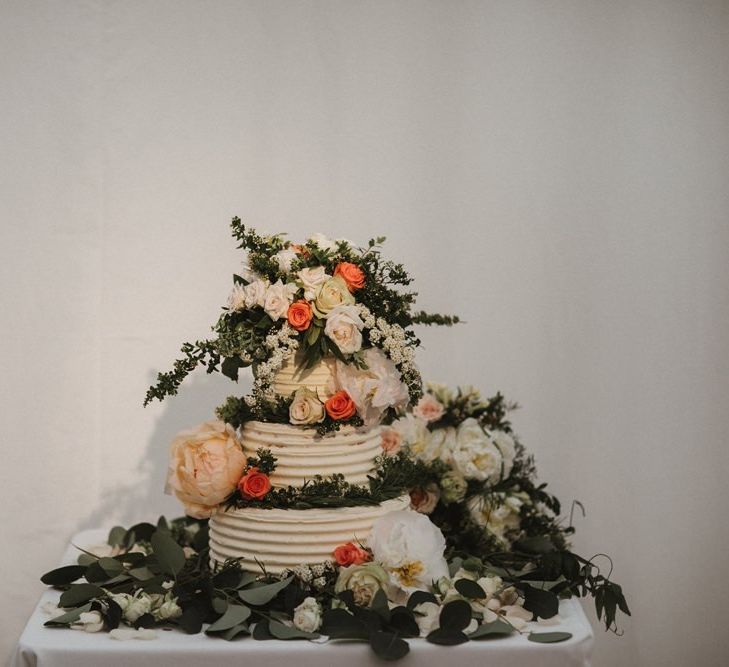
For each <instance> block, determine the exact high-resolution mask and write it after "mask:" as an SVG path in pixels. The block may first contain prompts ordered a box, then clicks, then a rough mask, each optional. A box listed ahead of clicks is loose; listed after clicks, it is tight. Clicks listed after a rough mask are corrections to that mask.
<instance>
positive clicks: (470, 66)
mask: <svg viewBox="0 0 729 667" xmlns="http://www.w3.org/2000/svg"><path fill="white" fill-rule="evenodd" d="M728 66H729V7H728V5H727V3H726V2H668V1H663V2H660V1H658V2H637V1H636V2H587V1H582V0H581V1H574V2H566V1H562V2H541V1H539V0H534V1H531V2H517V1H512V2H480V3H471V2H398V3H393V2H349V3H345V2H315V3H311V2H293V1H292V2H285V3H281V2H270V1H267V2H214V3H213V2H207V3H206V2H171V1H170V2H160V1H157V2H129V1H125V2H111V1H101V0H88V1H86V2H26V1H24V0H18V1H13V2H8V1H7V0H5V2H3V3H2V5H1V6H0V73H1V79H0V82H1V84H2V88H1V93H0V128H1V131H0V137H1V139H0V141H1V143H0V150H1V159H0V199H1V209H0V210H1V211H2V224H1V227H0V233H1V234H2V236H1V237H0V243H1V248H2V249H1V251H0V252H1V253H2V255H1V257H0V280H1V281H2V295H1V297H0V299H1V300H0V308H1V311H0V312H2V322H3V327H2V333H1V338H0V342H1V343H2V355H1V356H0V401H1V403H2V411H1V412H2V418H1V419H2V422H1V424H0V432H1V433H2V438H3V439H2V462H1V464H0V470H1V471H2V484H0V494H1V495H0V508H1V510H0V511H1V512H2V528H3V547H2V549H1V550H0V554H1V555H0V571H1V572H2V573H3V584H2V596H0V617H1V618H2V619H3V621H2V624H1V625H2V629H1V630H0V655H7V654H8V653H9V652H10V650H11V648H12V645H13V643H14V641H15V639H16V638H17V636H18V634H19V632H20V630H21V628H22V626H23V624H24V622H25V620H26V617H27V615H28V614H29V612H30V610H31V608H32V606H33V604H34V602H35V600H36V598H37V596H38V594H39V593H40V591H41V589H42V586H41V585H40V583H39V582H38V576H39V575H40V574H41V573H42V572H44V571H46V570H47V569H50V568H51V567H53V566H54V565H55V563H56V561H57V558H58V557H59V556H60V554H61V552H62V550H63V549H64V546H65V544H66V541H67V540H68V538H69V537H70V536H71V535H72V534H73V533H74V532H75V531H77V530H79V529H81V528H86V527H92V526H99V525H104V526H106V525H111V524H112V523H114V522H116V521H122V522H127V523H129V522H131V521H134V520H136V519H149V518H151V517H155V516H156V515H157V514H159V513H162V512H165V513H167V514H168V515H174V514H176V513H177V512H178V508H177V505H176V504H175V503H174V502H172V501H171V500H170V499H169V498H166V497H164V496H163V495H162V486H163V477H164V469H165V464H166V448H167V444H168V442H169V440H170V438H171V437H172V436H173V434H174V433H175V432H177V431H178V430H181V429H182V428H184V427H186V426H189V425H191V424H194V423H197V422H198V421H201V420H202V419H205V418H207V417H208V416H209V415H210V414H211V411H212V409H213V407H214V406H216V405H217V404H219V403H220V402H221V401H222V400H223V398H224V397H225V396H226V395H227V394H228V393H232V392H233V391H234V388H233V386H232V385H231V384H230V383H229V381H227V380H225V379H224V378H221V377H218V376H213V377H208V376H205V374H204V373H203V374H202V375H199V376H197V377H195V378H194V379H193V380H192V381H190V382H189V384H188V386H187V387H186V388H185V391H184V392H183V394H182V395H181V396H180V397H178V398H177V399H173V400H171V401H169V402H167V403H165V404H164V405H161V406H160V405H154V406H153V407H150V408H147V409H146V410H143V409H142V407H141V400H142V397H143V395H144V392H145V389H146V387H147V385H148V384H149V382H150V381H151V379H152V378H153V372H154V371H155V369H159V368H165V369H166V368H167V366H168V364H169V363H170V362H171V361H172V359H173V358H174V356H175V353H176V350H177V348H178V345H179V343H181V342H182V341H183V340H186V339H192V338H195V337H199V336H205V335H206V334H207V332H208V331H209V326H210V325H211V324H212V323H213V322H214V320H215V318H216V316H217V313H218V308H219V305H221V304H222V303H223V302H224V300H225V297H226V295H227V292H228V289H229V286H230V279H231V274H232V272H233V271H234V270H236V269H237V268H238V262H239V261H240V257H239V255H238V254H236V252H235V250H234V244H233V242H232V240H231V239H230V238H229V236H228V226H227V225H228V222H229V219H230V217H231V216H232V215H234V214H238V215H240V216H241V217H242V218H243V219H244V220H246V221H249V222H250V223H251V224H253V225H256V226H259V227H260V228H262V229H265V230H268V231H287V232H289V233H290V234H291V235H292V236H293V237H294V238H302V237H303V236H305V235H306V234H308V233H311V232H314V231H323V232H327V233H331V234H333V235H337V236H346V237H349V238H352V239H355V240H357V241H362V242H363V241H365V240H366V239H367V238H369V237H370V236H373V235H376V234H385V235H387V236H388V237H389V243H388V248H389V253H390V254H391V255H392V256H394V257H396V258H399V259H401V260H402V261H404V262H405V263H406V264H407V266H408V267H409V268H410V269H411V270H412V272H413V273H414V274H415V276H416V277H417V280H418V282H417V287H418V289H419V291H420V293H421V295H422V297H421V301H420V304H421V305H422V306H423V307H425V308H427V309H431V310H436V311H445V312H456V313H459V314H461V315H462V316H464V318H465V319H466V320H467V321H468V324H467V325H463V326H460V327H457V328H455V329H453V330H451V331H444V330H434V331H426V332H424V335H423V338H424V341H425V349H424V350H423V351H422V352H421V355H420V363H421V366H422V369H423V371H424V374H425V375H426V376H427V377H428V378H430V379H437V380H441V381H445V382H449V383H473V384H476V385H479V386H480V387H482V388H483V389H484V391H486V392H492V391H495V390H496V389H501V390H502V391H504V392H506V393H507V395H508V396H510V397H511V398H513V399H516V400H518V401H519V402H520V403H521V404H522V405H523V406H524V407H523V410H521V411H520V412H519V413H517V414H516V416H515V424H516V427H517V430H518V432H519V433H520V434H521V436H522V438H523V439H524V441H525V442H526V443H527V445H528V446H529V447H530V448H531V449H532V451H534V452H535V454H536V455H537V460H538V464H539V469H540V471H541V476H542V478H543V479H544V480H545V481H549V482H550V485H551V487H552V489H553V490H554V491H555V492H556V493H558V494H559V495H560V496H561V497H562V498H563V499H564V500H565V501H566V502H569V501H570V500H571V499H572V498H578V499H580V500H581V501H582V502H583V503H584V504H585V505H586V507H587V509H588V516H587V519H586V520H580V521H579V532H578V535H577V538H576V540H575V547H576V550H578V552H580V553H582V554H584V555H592V554H593V553H596V552H598V551H607V552H608V553H610V554H611V555H612V556H613V557H614V560H615V577H616V579H617V580H618V581H620V582H622V583H623V584H624V587H625V589H626V591H627V593H628V596H629V601H630V604H631V607H632V609H633V611H634V617H633V619H632V620H629V621H627V622H625V623H624V627H625V630H626V633H625V636H624V637H622V638H621V639H618V638H615V637H613V636H612V635H605V634H603V633H601V632H600V630H599V629H598V631H597V634H598V638H597V648H596V654H595V664H596V665H598V666H601V667H602V666H608V665H663V666H666V665H671V666H674V665H675V666H679V665H686V664H694V663H695V664H701V665H720V664H725V663H726V661H727V659H729V658H728V656H729V640H728V639H727V633H726V632H725V631H724V630H723V626H724V620H723V617H724V611H723V610H724V608H725V606H726V605H725V602H726V595H727V593H728V592H729V591H728V590H727V589H728V587H727V584H726V576H725V566H726V553H727V548H729V539H728V537H727V514H726V512H727V510H728V509H729V506H728V502H727V494H726V481H725V477H726V474H727V471H728V470H729V453H728V452H729V448H728V447H727V436H728V435H729V433H728V431H729V417H728V416H727V395H728V390H729V379H728V378H729V373H728V371H729V355H728V354H727V341H728V340H729V331H728V329H729V269H728V268H727V267H728V266H729V229H728V220H729V195H728V193H729V157H728V156H729V77H728V74H727V73H728ZM240 391H242V390H240ZM9 572H12V574H11V575H10V574H8V573H9ZM623 620H625V619H623Z"/></svg>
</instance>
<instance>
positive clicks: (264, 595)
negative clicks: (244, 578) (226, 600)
mask: <svg viewBox="0 0 729 667" xmlns="http://www.w3.org/2000/svg"><path fill="white" fill-rule="evenodd" d="M292 579H293V577H287V578H286V579H283V580H282V581H277V582H276V583H275V584H265V585H263V586H259V587H257V588H245V589H243V590H240V591H238V596H239V597H240V599H241V600H243V602H246V603H248V604H252V605H253V606H255V607H260V606H261V605H264V604H267V603H268V602H270V601H271V600H273V598H275V597H276V596H277V595H278V594H279V593H280V592H281V591H282V590H283V589H284V588H286V586H288V585H289V584H290V583H291V581H292Z"/></svg>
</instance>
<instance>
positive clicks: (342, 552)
mask: <svg viewBox="0 0 729 667" xmlns="http://www.w3.org/2000/svg"><path fill="white" fill-rule="evenodd" d="M334 560H335V561H337V565H343V566H346V565H361V564H362V563H366V562H367V561H368V560H370V554H369V553H368V552H367V551H365V550H364V549H362V548H361V547H358V546H357V545H356V544H354V543H352V542H347V544H341V545H339V546H338V547H337V548H336V549H335V550H334Z"/></svg>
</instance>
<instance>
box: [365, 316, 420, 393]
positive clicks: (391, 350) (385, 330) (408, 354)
mask: <svg viewBox="0 0 729 667" xmlns="http://www.w3.org/2000/svg"><path fill="white" fill-rule="evenodd" d="M358 307H359V312H360V317H361V318H362V321H363V322H364V325H365V328H366V329H369V337H370V341H371V342H372V343H374V344H376V345H377V344H379V345H380V346H381V347H382V349H383V350H384V351H385V352H386V353H387V356H389V357H390V359H392V361H393V363H394V364H395V365H396V366H397V367H398V370H399V371H400V373H401V374H402V377H403V380H404V382H405V384H407V385H408V386H413V384H417V385H418V386H419V385H420V372H419V371H418V369H417V366H415V363H414V362H415V349H414V348H413V346H412V345H410V344H409V343H408V340H407V336H406V335H405V329H403V328H402V327H401V326H400V325H399V324H390V323H389V322H388V321H387V320H386V319H385V318H384V317H377V318H375V316H374V315H373V314H372V312H371V311H370V309H369V308H367V306H365V305H364V304H358Z"/></svg>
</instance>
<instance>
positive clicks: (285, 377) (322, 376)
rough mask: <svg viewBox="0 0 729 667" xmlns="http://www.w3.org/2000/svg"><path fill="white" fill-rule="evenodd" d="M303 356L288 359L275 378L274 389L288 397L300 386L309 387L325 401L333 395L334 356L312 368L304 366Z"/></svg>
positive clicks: (326, 358)
mask: <svg viewBox="0 0 729 667" xmlns="http://www.w3.org/2000/svg"><path fill="white" fill-rule="evenodd" d="M301 362H302V358H301V355H300V354H298V355H296V356H295V357H293V358H289V359H287V360H286V361H285V362H284V364H283V366H281V368H280V369H279V371H278V372H277V373H276V375H275V376H274V378H273V390H274V391H275V392H276V393H277V394H280V395H281V396H285V397H286V398H288V397H289V396H291V394H293V393H294V392H295V391H296V390H297V389H298V388H299V387H308V388H309V389H311V390H312V391H313V392H316V394H317V395H318V396H319V399H320V400H321V401H322V402H324V401H326V400H327V399H328V398H329V397H330V396H331V395H332V391H331V384H332V383H331V380H332V375H333V373H334V368H335V364H334V358H333V357H325V358H324V359H322V360H321V361H320V362H319V363H318V364H316V365H314V366H313V367H312V368H309V369H306V370H304V369H303V368H302V364H301Z"/></svg>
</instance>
